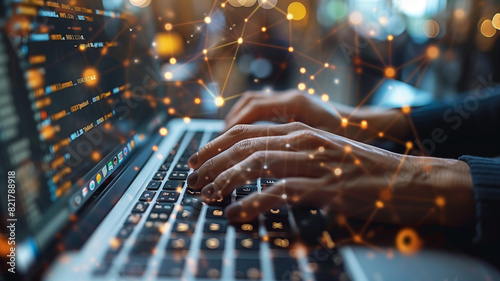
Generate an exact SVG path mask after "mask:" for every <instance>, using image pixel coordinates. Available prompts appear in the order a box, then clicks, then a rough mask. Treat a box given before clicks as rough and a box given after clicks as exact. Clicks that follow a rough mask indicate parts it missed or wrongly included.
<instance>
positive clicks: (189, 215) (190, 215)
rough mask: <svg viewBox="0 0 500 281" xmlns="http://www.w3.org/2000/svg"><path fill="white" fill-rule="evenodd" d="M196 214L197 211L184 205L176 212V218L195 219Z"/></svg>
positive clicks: (196, 217) (197, 213)
mask: <svg viewBox="0 0 500 281" xmlns="http://www.w3.org/2000/svg"><path fill="white" fill-rule="evenodd" d="M198 215H199V211H198V210H195V209H194V208H193V207H189V206H184V207H182V209H181V210H180V211H179V212H177V218H178V219H186V220H197V219H198Z"/></svg>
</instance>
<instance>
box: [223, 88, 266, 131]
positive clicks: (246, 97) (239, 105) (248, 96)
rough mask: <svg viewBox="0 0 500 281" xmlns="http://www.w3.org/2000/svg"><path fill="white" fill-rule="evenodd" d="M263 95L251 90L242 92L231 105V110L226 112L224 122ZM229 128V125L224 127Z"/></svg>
mask: <svg viewBox="0 0 500 281" xmlns="http://www.w3.org/2000/svg"><path fill="white" fill-rule="evenodd" d="M263 96H264V95H263V94H262V93H261V92H253V91H248V92H245V93H244V94H243V96H242V97H241V98H240V99H239V100H238V101H237V102H236V103H235V104H234V105H233V107H232V108H231V110H230V111H229V112H228V114H227V116H226V124H227V121H228V120H230V118H231V117H233V116H234V115H235V114H236V113H237V112H239V111H240V110H242V109H243V108H245V106H246V105H247V104H248V103H249V102H250V101H251V100H252V99H255V98H260V97H263ZM226 128H229V127H226Z"/></svg>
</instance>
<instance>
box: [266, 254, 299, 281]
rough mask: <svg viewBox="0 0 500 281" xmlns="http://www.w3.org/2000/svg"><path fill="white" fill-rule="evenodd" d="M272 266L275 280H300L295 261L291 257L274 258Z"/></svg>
mask: <svg viewBox="0 0 500 281" xmlns="http://www.w3.org/2000/svg"><path fill="white" fill-rule="evenodd" d="M273 266H274V278H275V279H276V280H297V281H299V280H302V272H300V269H299V266H298V264H297V260H296V259H294V258H292V257H275V258H273Z"/></svg>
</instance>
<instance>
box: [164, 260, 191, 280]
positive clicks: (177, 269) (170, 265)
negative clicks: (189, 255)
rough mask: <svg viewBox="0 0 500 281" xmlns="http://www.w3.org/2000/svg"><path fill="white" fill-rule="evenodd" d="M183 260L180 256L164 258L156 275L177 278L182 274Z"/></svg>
mask: <svg viewBox="0 0 500 281" xmlns="http://www.w3.org/2000/svg"><path fill="white" fill-rule="evenodd" d="M184 263H185V260H184V259H182V258H179V259H175V258H165V259H163V260H162V262H161V264H160V269H159V271H158V276H160V277H172V278H179V277H181V276H182V270H183V268H184Z"/></svg>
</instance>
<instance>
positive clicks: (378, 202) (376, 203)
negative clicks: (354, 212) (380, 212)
mask: <svg viewBox="0 0 500 281" xmlns="http://www.w3.org/2000/svg"><path fill="white" fill-rule="evenodd" d="M375 206H377V208H379V209H382V208H384V202H382V201H380V200H377V202H375Z"/></svg>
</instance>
